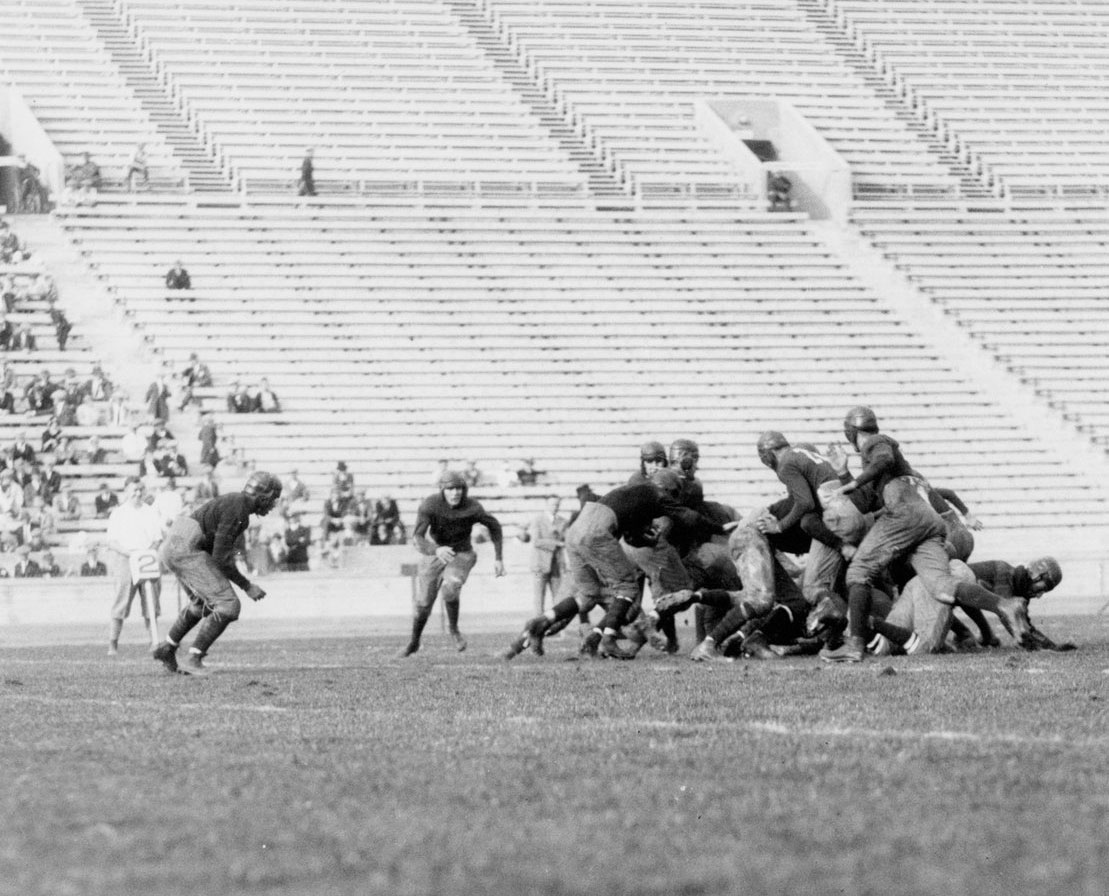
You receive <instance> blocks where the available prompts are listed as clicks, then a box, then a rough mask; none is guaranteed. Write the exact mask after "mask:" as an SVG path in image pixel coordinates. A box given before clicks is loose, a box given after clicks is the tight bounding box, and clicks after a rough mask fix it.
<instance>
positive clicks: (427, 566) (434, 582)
mask: <svg viewBox="0 0 1109 896" xmlns="http://www.w3.org/2000/svg"><path fill="white" fill-rule="evenodd" d="M444 569H446V564H445V563H443V561H442V560H440V559H439V558H438V557H436V556H435V555H434V554H421V555H420V559H419V563H418V564H417V568H416V599H415V602H414V605H413V607H412V635H411V637H410V638H409V640H408V644H406V645H405V646H404V647H403V648H401V651H400V653H399V654H397V655H398V656H399V657H401V658H403V657H406V656H412V654H414V653H415V652H416V651H417V650H419V649H420V638H421V637H422V636H423V633H424V628H425V627H426V626H427V621H428V619H430V618H431V610H432V607H434V606H435V598H436V597H437V596H438V595H439V585H440V581H441V578H442V575H443V570H444Z"/></svg>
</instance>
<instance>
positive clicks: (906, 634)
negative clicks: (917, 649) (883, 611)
mask: <svg viewBox="0 0 1109 896" xmlns="http://www.w3.org/2000/svg"><path fill="white" fill-rule="evenodd" d="M870 627H871V628H872V629H874V631H876V632H877V633H878V634H880V635H885V636H886V638H888V639H889V641H890V643H891V644H896V645H897V646H898V647H904V646H905V644H906V643H908V641H909V639H910V638H911V637H912V636H913V632H912V629H908V628H902V627H901V626H900V625H893V624H892V623H890V622H886V621H885V620H884V619H871V620H870Z"/></svg>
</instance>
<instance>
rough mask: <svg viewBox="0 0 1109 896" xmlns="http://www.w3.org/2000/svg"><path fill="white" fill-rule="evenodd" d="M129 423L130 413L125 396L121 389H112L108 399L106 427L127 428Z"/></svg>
mask: <svg viewBox="0 0 1109 896" xmlns="http://www.w3.org/2000/svg"><path fill="white" fill-rule="evenodd" d="M130 423H131V411H130V410H129V409H128V407H127V394H126V393H125V392H124V391H123V390H122V389H112V394H111V397H110V398H109V399H108V425H109V426H128V425H130Z"/></svg>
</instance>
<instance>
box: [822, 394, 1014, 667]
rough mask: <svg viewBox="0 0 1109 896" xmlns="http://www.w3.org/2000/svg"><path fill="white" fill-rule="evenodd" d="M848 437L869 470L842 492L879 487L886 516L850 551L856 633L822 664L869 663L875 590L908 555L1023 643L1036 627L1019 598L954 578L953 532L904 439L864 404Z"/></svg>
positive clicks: (948, 593) (930, 581) (953, 596)
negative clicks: (888, 431) (884, 429)
mask: <svg viewBox="0 0 1109 896" xmlns="http://www.w3.org/2000/svg"><path fill="white" fill-rule="evenodd" d="M843 432H844V436H845V437H846V439H847V441H848V442H849V443H850V444H851V445H852V446H853V447H854V448H855V449H856V450H857V451H858V452H859V456H860V458H861V460H862V464H863V469H862V471H861V472H860V473H859V475H858V477H857V478H855V479H850V478H849V477H850V475H851V474H850V472H845V473H844V475H843V476H841V479H845V478H846V479H847V481H846V482H845V483H844V485H842V486H841V487H840V489H839V492H840V494H844V495H847V494H851V493H852V492H854V491H856V490H857V489H859V488H862V487H864V486H870V485H873V487H874V492H875V499H874V500H875V507H874V508H873V509H875V510H878V509H880V510H881V511H882V512H881V514H880V515H879V516H878V517H877V519H876V520H875V522H874V525H873V526H872V527H871V529H870V531H869V532H868V533H867V534H866V536H865V537H864V538H863V540H862V541H861V542H860V543H859V546H858V548H857V549H855V548H851V547H850V546H845V547H844V549H843V550H844V556H845V557H848V559H849V564H848V567H847V575H846V584H847V604H848V635H847V637H846V638H845V639H844V643H843V644H842V645H841V646H840V647H838V648H836V649H834V650H832V649H825V650H823V651H821V653H820V657H821V659H823V660H824V661H825V662H833V663H834V662H852V663H857V662H861V661H862V659H863V656H864V654H865V649H866V642H867V622H868V620H869V618H870V610H871V599H872V589H873V586H874V584H875V582H876V581H877V579H878V578H879V577H880V576H881V575H882V574H883V573H884V572H885V571H886V570H887V569H888V568H889V566H890V564H891V563H893V562H894V561H895V560H899V559H902V558H904V559H907V560H908V562H909V564H910V565H911V566H912V568H913V569H914V570H915V572H916V574H917V575H918V576H920V578H921V579H922V580H923V581H924V584H925V585H926V586H927V588H928V590H929V592H930V593H931V594H932V595H933V596H934V597H935V598H936V599H937V600H939V601H941V602H942V603H954V602H955V601H958V602H959V603H961V604H963V605H965V606H969V607H976V608H978V609H981V610H989V611H990V612H992V613H995V614H997V616H998V617H999V618H1000V619H1001V621H1002V623H1003V624H1004V625H1005V627H1006V629H1008V630H1009V633H1010V634H1012V635H1013V637H1015V638H1017V640H1018V641H1022V642H1023V641H1024V640H1025V638H1026V637H1027V635H1028V628H1029V624H1028V616H1027V613H1026V612H1025V608H1024V605H1023V604H1022V603H1021V602H1020V601H1019V600H1016V599H1014V598H1001V597H998V595H996V594H994V593H993V592H992V591H988V590H987V589H985V588H983V587H982V586H981V585H978V584H977V583H970V582H959V581H958V580H957V579H955V578H954V577H953V576H952V575H951V572H950V569H949V566H948V556H947V551H946V550H945V549H944V539H945V538H946V535H947V530H946V527H945V526H944V523H943V520H942V519H940V516H939V514H937V513H936V511H935V510H933V509H932V506H931V504H930V503H929V499H928V496H927V485H926V483H924V482H923V481H922V480H921V479H920V478H919V477H917V476H916V475H914V473H913V469H912V467H911V466H910V465H909V463H908V461H906V460H905V457H904V455H903V454H902V453H901V446H900V445H898V443H897V442H896V440H894V439H892V438H890V437H889V436H888V435H885V434H883V433H879V431H878V418H877V417H876V416H875V414H874V411H872V410H871V409H870V408H868V407H862V406H859V407H855V408H852V409H851V410H850V411H848V412H847V415H846V417H845V418H844V423H843Z"/></svg>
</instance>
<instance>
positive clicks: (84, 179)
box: [69, 152, 101, 205]
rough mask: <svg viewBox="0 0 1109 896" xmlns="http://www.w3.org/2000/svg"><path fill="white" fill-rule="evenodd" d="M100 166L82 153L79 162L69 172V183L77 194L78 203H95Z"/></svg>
mask: <svg viewBox="0 0 1109 896" xmlns="http://www.w3.org/2000/svg"><path fill="white" fill-rule="evenodd" d="M100 184H101V178H100V166H99V165H97V164H96V162H94V161H93V160H92V156H91V155H90V154H89V153H87V152H86V153H84V156H83V159H82V161H81V164H80V165H78V166H76V167H75V168H73V169H72V170H71V171H70V172H69V185H70V187H72V189H73V190H74V191H75V192H76V194H77V204H78V205H95V204H96V194H97V192H99V190H100Z"/></svg>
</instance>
